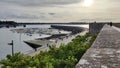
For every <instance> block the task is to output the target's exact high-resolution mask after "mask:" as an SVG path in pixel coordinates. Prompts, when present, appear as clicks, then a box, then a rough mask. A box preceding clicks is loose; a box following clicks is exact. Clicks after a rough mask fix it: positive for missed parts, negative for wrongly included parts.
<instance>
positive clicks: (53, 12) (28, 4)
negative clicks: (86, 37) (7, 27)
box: [0, 0, 120, 22]
mask: <svg viewBox="0 0 120 68" xmlns="http://www.w3.org/2000/svg"><path fill="white" fill-rule="evenodd" d="M119 8H120V0H0V9H1V10H0V20H13V21H16V22H94V21H98V22H101V21H102V22H106V21H107V22H109V21H112V22H120V9H119Z"/></svg>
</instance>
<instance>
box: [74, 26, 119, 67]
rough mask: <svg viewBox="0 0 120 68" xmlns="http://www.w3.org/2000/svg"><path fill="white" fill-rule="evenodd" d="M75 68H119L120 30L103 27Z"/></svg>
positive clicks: (113, 27)
mask: <svg viewBox="0 0 120 68" xmlns="http://www.w3.org/2000/svg"><path fill="white" fill-rule="evenodd" d="M97 26H99V25H97ZM96 28H97V27H96ZM76 68H120V28H117V27H115V26H112V27H111V26H109V25H104V27H103V28H102V30H101V31H100V32H99V34H98V36H97V38H96V40H95V41H94V43H93V44H92V46H91V47H90V48H89V49H88V50H87V51H86V53H85V54H84V55H83V56H82V58H81V59H80V61H79V62H78V64H77V65H76Z"/></svg>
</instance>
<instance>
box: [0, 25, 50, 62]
mask: <svg viewBox="0 0 120 68" xmlns="http://www.w3.org/2000/svg"><path fill="white" fill-rule="evenodd" d="M31 27H32V28H34V27H35V28H36V27H37V28H49V27H50V25H39V26H36V25H31V26H27V28H31ZM20 28H23V27H17V28H15V29H20ZM12 29H14V28H0V60H1V59H3V58H5V56H6V55H7V54H12V46H10V45H8V43H10V42H11V41H12V40H13V41H14V52H22V53H25V52H26V51H29V50H32V48H31V47H30V46H28V45H27V44H25V43H24V42H23V41H25V40H34V39H35V38H40V37H45V36H46V35H43V34H41V35H39V34H32V36H30V35H27V34H25V33H17V32H15V31H13V32H12V31H10V30H12Z"/></svg>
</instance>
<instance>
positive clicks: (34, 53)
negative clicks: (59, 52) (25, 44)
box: [26, 29, 88, 56]
mask: <svg viewBox="0 0 120 68" xmlns="http://www.w3.org/2000/svg"><path fill="white" fill-rule="evenodd" d="M87 32H88V30H87V29H86V30H85V31H83V32H81V33H78V34H76V35H72V36H69V37H65V38H63V39H62V40H61V39H58V40H57V43H54V44H56V47H59V46H60V45H61V43H64V44H67V43H69V42H71V40H72V39H73V38H75V37H76V36H77V35H84V34H86V33H87ZM45 50H49V47H47V46H42V47H39V48H38V49H37V51H33V50H32V51H28V52H27V53H26V55H30V56H34V55H36V54H38V53H39V52H40V51H45Z"/></svg>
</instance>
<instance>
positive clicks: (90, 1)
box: [82, 0, 93, 7]
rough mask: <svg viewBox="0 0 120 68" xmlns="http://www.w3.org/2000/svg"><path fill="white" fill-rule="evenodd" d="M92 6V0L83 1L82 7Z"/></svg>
mask: <svg viewBox="0 0 120 68" xmlns="http://www.w3.org/2000/svg"><path fill="white" fill-rule="evenodd" d="M92 4H93V0H84V1H83V4H82V5H83V6H84V7H90V6H91V5H92Z"/></svg>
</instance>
